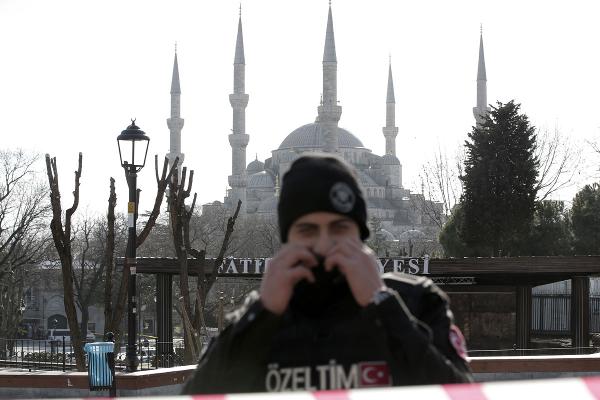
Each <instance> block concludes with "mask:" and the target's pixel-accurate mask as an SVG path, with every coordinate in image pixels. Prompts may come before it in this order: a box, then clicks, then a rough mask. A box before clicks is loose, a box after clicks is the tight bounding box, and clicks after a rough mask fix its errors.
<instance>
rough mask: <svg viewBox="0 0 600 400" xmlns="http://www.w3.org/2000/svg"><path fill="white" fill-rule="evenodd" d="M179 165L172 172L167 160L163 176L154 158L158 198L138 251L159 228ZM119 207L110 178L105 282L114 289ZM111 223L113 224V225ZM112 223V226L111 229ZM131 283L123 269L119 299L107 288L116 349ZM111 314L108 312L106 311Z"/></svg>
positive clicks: (109, 327)
mask: <svg viewBox="0 0 600 400" xmlns="http://www.w3.org/2000/svg"><path fill="white" fill-rule="evenodd" d="M178 163H179V158H175V160H174V161H173V165H172V166H171V168H169V160H168V159H167V158H166V157H165V159H164V162H163V168H162V172H161V174H160V175H159V172H158V156H156V155H155V156H154V171H155V176H156V186H157V190H156V196H155V198H154V206H153V208H152V211H151V212H150V214H149V216H148V219H147V221H146V224H145V225H144V228H143V229H142V230H141V232H140V233H139V234H137V235H136V241H135V246H136V248H138V247H140V246H141V245H142V244H143V243H144V241H145V240H146V238H148V236H149V235H150V232H151V231H152V228H153V227H154V225H155V224H156V220H157V218H158V216H159V214H160V206H161V204H162V202H163V199H164V196H165V192H166V190H167V187H168V185H169V182H170V180H171V177H172V176H173V174H174V172H175V171H176V169H177V164H178ZM137 194H138V202H137V203H138V204H139V194H140V191H139V190H138V193H137ZM115 203H116V196H114V181H113V180H112V178H111V195H110V196H109V206H108V221H109V228H108V231H107V235H111V236H112V238H113V239H112V240H113V241H112V242H111V241H110V240H109V238H108V236H107V241H106V243H107V248H106V268H107V278H106V282H107V284H111V285H112V281H111V279H110V276H109V275H111V274H112V273H113V265H114V259H112V258H111V257H114V204H115ZM136 212H137V207H136ZM111 221H112V222H111ZM111 223H112V226H111ZM128 282H129V266H128V265H124V267H123V272H122V275H121V282H120V285H119V291H118V293H117V296H116V298H115V299H113V297H112V295H111V292H112V289H111V288H106V289H105V296H104V298H105V311H104V313H105V318H106V321H105V328H104V330H105V332H108V331H111V332H113V333H114V334H115V346H117V345H118V342H119V338H120V336H121V327H120V325H121V324H120V323H121V319H122V318H123V313H124V310H125V305H126V304H127V301H126V300H127V285H128ZM107 309H108V310H109V312H108V311H106V310H107Z"/></svg>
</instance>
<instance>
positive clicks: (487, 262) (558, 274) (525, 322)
mask: <svg viewBox="0 0 600 400" xmlns="http://www.w3.org/2000/svg"><path fill="white" fill-rule="evenodd" d="M378 262H379V268H380V271H381V272H382V273H384V272H392V271H394V272H404V273H407V274H412V275H421V276H426V277H429V278H431V279H432V280H433V281H434V282H436V283H437V284H438V285H439V286H440V287H442V289H444V290H445V291H446V292H447V293H449V294H450V295H451V296H452V293H486V294H492V295H493V294H494V293H500V292H501V293H507V292H509V293H512V294H514V296H515V305H516V307H515V310H514V311H515V316H516V321H515V322H516V323H515V326H516V332H515V339H516V346H517V347H518V348H519V349H528V348H530V342H531V318H532V315H531V309H532V307H531V301H532V296H531V289H532V288H533V287H534V286H539V285H544V284H548V283H552V282H559V281H564V280H571V337H572V346H573V347H575V348H583V347H587V346H588V345H589V339H590V337H589V318H590V305H589V304H590V301H589V298H590V282H589V278H590V277H592V276H600V256H564V257H563V256H549V257H491V258H490V257H476V258H436V259H431V258H429V257H427V256H425V257H422V258H380V259H379V260H378ZM121 263H122V260H121ZM267 263H268V259H266V258H226V259H225V260H224V261H223V263H222V265H221V266H220V267H219V269H218V272H217V274H218V277H238V278H249V279H260V277H261V276H262V274H263V273H264V270H265V265H266V264H267ZM213 264H214V260H212V259H206V260H196V259H189V260H188V274H189V275H190V276H197V275H198V273H199V271H200V270H201V268H202V269H204V272H205V274H206V275H207V276H208V275H210V274H211V271H212V265H213ZM179 271H180V266H179V262H178V260H177V259H176V258H144V257H138V259H137V272H138V273H143V274H154V275H156V290H157V295H156V308H157V311H156V313H157V315H156V321H157V336H158V342H159V346H158V347H159V348H158V349H157V351H158V353H159V354H166V353H170V352H171V351H172V349H170V348H167V347H168V346H165V345H164V344H165V343H172V341H173V323H172V317H173V314H172V310H173V304H172V300H171V299H172V290H173V276H174V275H179ZM160 343H163V345H162V346H161V345H160Z"/></svg>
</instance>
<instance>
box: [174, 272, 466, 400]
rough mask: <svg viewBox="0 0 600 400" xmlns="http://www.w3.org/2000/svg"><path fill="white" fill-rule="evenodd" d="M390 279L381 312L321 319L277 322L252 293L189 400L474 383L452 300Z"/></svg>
mask: <svg viewBox="0 0 600 400" xmlns="http://www.w3.org/2000/svg"><path fill="white" fill-rule="evenodd" d="M383 278H384V282H385V284H386V286H387V287H388V288H389V289H391V290H390V293H391V296H387V298H385V300H383V301H382V302H380V303H379V304H378V305H375V304H371V305H369V306H367V307H365V308H360V307H358V306H357V305H356V303H354V302H353V301H352V302H344V301H341V302H339V303H338V304H336V305H334V306H332V307H330V308H329V309H328V310H327V312H325V313H324V314H323V315H321V316H319V317H317V318H312V317H305V316H302V315H297V314H294V313H293V312H290V310H289V309H288V311H286V312H285V313H284V314H283V315H282V316H276V315H274V314H272V313H271V312H269V311H268V310H266V309H264V308H263V307H262V303H261V302H260V300H259V298H258V294H257V293H256V292H253V293H251V294H250V295H249V296H248V298H247V299H246V302H245V304H244V306H243V307H242V308H241V309H240V310H238V312H236V315H235V316H234V321H233V323H232V324H231V325H229V326H228V327H227V328H226V329H225V330H224V331H223V332H222V333H221V334H220V335H219V337H218V338H217V339H216V340H213V341H212V342H211V344H210V345H209V347H208V349H207V350H206V351H205V352H204V354H203V356H202V357H201V358H200V361H199V364H198V368H197V369H196V371H195V372H194V374H193V376H192V377H190V379H189V380H188V381H187V382H186V385H185V387H184V390H183V394H193V393H237V392H264V391H283V390H324V389H350V388H356V387H373V386H386V385H394V386H399V385H423V384H442V383H458V382H470V381H471V380H472V378H471V373H470V369H469V366H468V364H467V362H466V360H465V359H464V356H465V353H464V341H463V340H462V335H461V334H460V331H459V330H458V328H456V327H455V326H454V325H453V321H452V319H453V317H452V313H451V311H450V309H449V306H448V298H447V296H446V294H445V293H444V292H442V291H441V290H440V289H439V288H438V287H437V286H435V285H434V284H433V282H432V281H431V280H429V279H427V278H423V277H417V276H413V275H407V274H399V273H389V274H385V275H383ZM351 303H353V304H354V305H355V306H352V304H351Z"/></svg>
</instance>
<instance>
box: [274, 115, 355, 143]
mask: <svg viewBox="0 0 600 400" xmlns="http://www.w3.org/2000/svg"><path fill="white" fill-rule="evenodd" d="M324 136H325V135H324V130H323V126H322V125H321V124H319V123H317V122H314V123H312V124H306V125H302V126H301V127H300V128H298V129H296V130H294V131H293V132H292V133H290V134H289V135H287V137H286V138H285V139H284V140H283V142H281V144H280V145H279V150H282V149H293V148H302V147H305V148H309V149H310V148H320V147H323V146H324V145H325V138H324ZM338 146H339V147H345V148H364V147H365V146H364V145H363V144H362V142H361V141H360V140H358V138H357V137H356V136H354V135H353V134H352V133H350V132H349V131H347V130H346V129H344V128H339V127H338Z"/></svg>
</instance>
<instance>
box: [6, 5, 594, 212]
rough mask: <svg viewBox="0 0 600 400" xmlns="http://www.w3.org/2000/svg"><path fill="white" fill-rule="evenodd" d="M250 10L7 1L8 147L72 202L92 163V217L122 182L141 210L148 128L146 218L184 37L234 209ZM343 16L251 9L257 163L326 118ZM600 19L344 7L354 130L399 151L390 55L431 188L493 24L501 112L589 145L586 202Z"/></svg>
mask: <svg viewBox="0 0 600 400" xmlns="http://www.w3.org/2000/svg"><path fill="white" fill-rule="evenodd" d="M239 6H240V2H239V1H238V0H235V1H234V0H219V1H210V2H209V1H199V0H197V1H184V0H169V1H156V0H105V1H102V2H97V1H82V0H53V1H46V0H0V60H1V62H0V135H1V136H0V137H1V138H2V145H1V146H2V148H22V149H25V150H27V151H30V152H33V153H39V154H41V155H42V158H43V154H46V153H48V154H50V155H51V156H55V157H57V160H58V170H59V175H60V185H61V192H62V195H63V204H65V206H68V205H70V202H71V201H72V197H71V195H70V192H71V191H72V190H73V171H74V170H75V169H76V164H77V154H78V152H82V153H83V171H82V178H81V205H80V207H81V208H82V209H83V210H84V212H86V211H87V212H91V213H96V212H100V213H101V212H104V210H105V209H106V204H107V198H108V186H109V177H111V176H112V177H114V178H115V179H116V182H117V197H118V205H117V209H118V211H122V212H125V209H126V196H127V188H126V183H125V177H124V174H123V170H122V168H121V167H120V163H119V158H118V150H117V144H116V137H117V136H118V134H119V133H120V132H121V130H123V129H125V128H126V127H127V125H129V123H130V119H131V118H136V121H137V122H136V123H137V125H138V126H140V128H141V129H142V130H144V131H145V132H146V134H147V135H148V136H149V137H150V139H151V140H150V149H149V159H148V162H147V164H146V167H145V168H144V169H143V170H142V171H141V173H140V175H139V178H138V186H139V187H140V188H141V189H142V195H141V200H140V202H141V204H140V209H142V210H143V209H149V208H151V206H152V202H153V199H154V195H155V192H156V183H155V178H154V165H153V156H154V154H158V155H159V160H161V163H160V164H161V166H162V159H163V157H164V155H165V154H166V153H167V152H168V150H169V130H168V128H167V125H166V119H167V118H168V117H169V113H170V94H169V91H170V84H171V74H172V67H173V54H174V47H175V43H177V54H178V60H179V72H180V81H181V91H182V95H181V116H182V118H184V119H185V125H184V128H183V131H182V150H183V152H184V153H185V164H186V165H187V166H188V168H190V169H193V170H195V181H194V188H193V189H194V191H196V192H198V198H199V199H198V202H199V204H203V203H207V202H210V201H214V200H221V201H222V200H223V196H224V194H225V190H226V187H227V176H228V175H229V174H230V173H231V147H230V145H229V142H228V139H227V136H228V135H229V134H230V130H231V127H232V110H231V106H230V104H229V99H228V96H229V94H230V93H232V91H233V58H234V50H235V38H236V34H237V24H238V18H239ZM327 7H328V1H327V0H302V1H299V0H295V1H292V0H244V1H243V2H242V23H243V32H244V45H245V58H246V93H248V94H249V96H250V100H249V104H248V107H247V109H246V133H247V134H249V135H250V143H249V144H248V148H247V163H249V162H251V161H252V160H253V159H254V158H255V157H258V158H259V159H260V160H263V161H264V159H265V158H267V157H270V156H271V153H270V152H271V150H273V149H276V148H277V147H278V146H279V144H280V143H281V142H282V141H283V139H284V138H285V137H286V136H287V135H288V134H289V133H290V132H292V131H293V130H294V129H296V128H297V127H299V126H301V125H303V124H306V123H310V122H313V121H314V119H315V117H316V115H317V106H318V103H319V97H320V93H321V88H322V69H321V65H322V64H321V61H322V56H323V46H324V41H325V28H326V22H327ZM599 8H600V7H599V5H598V4H597V2H596V1H581V0H575V1H570V2H564V1H533V0H530V1H520V0H507V1H501V2H500V1H497V0H495V1H488V0H478V1H452V2H449V1H446V0H439V1H437V0H436V1H434V0H425V1H418V2H416V1H411V2H408V1H396V0H370V1H358V0H333V1H332V10H333V23H334V30H335V40H336V51H337V59H338V99H339V101H340V105H341V106H342V116H341V120H340V124H339V125H340V126H341V127H343V128H345V129H348V130H349V131H351V132H352V133H353V134H354V135H356V136H357V137H358V138H359V139H360V140H361V141H362V142H363V143H364V145H365V147H367V148H369V149H371V150H372V151H373V152H374V153H376V154H380V155H381V154H383V153H384V148H385V140H384V137H383V134H382V131H381V128H382V126H384V125H385V96H386V85H387V71H388V62H389V58H390V56H391V63H392V71H393V76H394V87H395V98H396V125H397V126H398V127H399V134H398V137H397V139H396V143H397V144H396V146H397V155H398V158H399V159H400V161H401V163H402V165H403V175H404V186H405V187H408V188H410V189H413V190H417V191H420V184H419V180H418V174H419V171H420V170H421V168H422V165H423V163H424V162H426V161H427V160H428V159H431V158H432V157H433V152H434V151H435V150H436V149H437V148H441V149H443V150H444V151H448V152H455V151H456V149H457V148H458V147H459V146H460V145H461V143H463V142H464V140H465V139H466V138H467V132H469V131H470V130H471V127H472V125H473V124H474V119H473V114H472V108H473V107H474V106H475V100H476V76H477V56H478V48H479V34H480V26H481V25H483V38H484V46H485V59H486V60H485V61H486V68H487V78H488V101H489V102H490V103H492V102H495V101H497V100H499V101H502V102H507V101H509V100H511V99H515V100H516V101H517V102H518V103H521V104H522V111H523V112H525V113H526V114H527V115H528V116H529V118H530V120H531V122H532V123H533V124H534V125H535V126H537V127H539V128H540V129H550V130H553V129H555V128H556V129H558V130H559V131H560V132H561V133H562V134H563V135H564V136H565V137H568V138H569V141H570V142H571V143H573V144H576V145H580V146H581V149H582V150H581V151H582V155H583V156H584V161H583V162H582V171H581V173H580V174H578V175H577V181H575V182H574V184H573V185H572V186H571V187H570V188H568V189H567V190H564V191H562V192H561V193H559V194H557V196H556V197H557V198H559V199H562V200H570V199H571V198H572V197H573V194H574V193H575V192H576V190H577V188H579V187H580V186H581V185H582V184H584V183H589V182H591V181H592V178H591V177H592V176H593V175H594V173H596V172H597V171H598V164H600V156H597V157H595V158H594V155H593V154H592V152H591V151H589V146H586V141H594V140H595V141H599V140H600V97H599V96H598V93H599V92H600V52H599V51H598V48H599V46H600V24H598V23H597V15H599V11H600V10H599ZM44 168H45V167H44V165H43V163H41V162H40V164H39V169H40V170H41V171H42V172H44ZM596 176H597V173H596ZM41 178H44V179H45V175H41Z"/></svg>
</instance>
